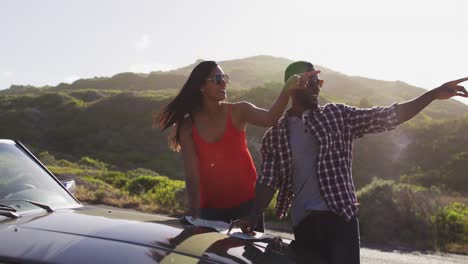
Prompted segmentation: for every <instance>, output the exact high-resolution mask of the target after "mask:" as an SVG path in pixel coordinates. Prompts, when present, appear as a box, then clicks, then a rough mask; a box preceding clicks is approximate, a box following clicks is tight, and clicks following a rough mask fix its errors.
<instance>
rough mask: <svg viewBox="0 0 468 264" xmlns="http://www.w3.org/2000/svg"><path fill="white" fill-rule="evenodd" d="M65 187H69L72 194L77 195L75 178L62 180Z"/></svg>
mask: <svg viewBox="0 0 468 264" xmlns="http://www.w3.org/2000/svg"><path fill="white" fill-rule="evenodd" d="M61 183H62V185H63V187H65V189H67V190H68V191H69V192H70V193H71V194H73V195H75V190H76V183H75V180H63V181H61Z"/></svg>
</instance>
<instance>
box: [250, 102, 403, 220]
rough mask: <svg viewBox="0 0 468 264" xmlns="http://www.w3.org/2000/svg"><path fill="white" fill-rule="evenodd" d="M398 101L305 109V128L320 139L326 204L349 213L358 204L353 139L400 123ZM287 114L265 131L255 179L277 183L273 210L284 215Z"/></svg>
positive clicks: (288, 180)
mask: <svg viewBox="0 0 468 264" xmlns="http://www.w3.org/2000/svg"><path fill="white" fill-rule="evenodd" d="M396 107H397V105H396V104H393V105H391V106H389V107H374V108H367V109H360V108H355V107H350V106H347V105H342V104H327V105H325V106H320V107H319V108H318V109H315V110H312V111H306V112H304V114H303V116H302V121H303V122H304V124H305V127H306V131H305V132H306V133H311V134H312V135H314V136H315V137H316V138H317V140H318V142H319V145H320V147H319V157H318V163H317V177H318V184H319V188H320V193H321V195H322V197H323V198H324V200H325V202H326V203H327V205H328V207H329V208H330V210H332V211H333V212H335V213H337V214H339V215H341V216H343V217H344V218H345V219H347V220H349V219H351V218H352V217H353V216H354V215H355V214H356V213H357V210H358V203H357V198H356V192H355V189H354V184H353V179H352V175H351V168H352V148H353V140H354V139H356V138H360V137H362V136H363V135H365V134H369V133H378V132H383V131H388V130H391V129H393V128H395V127H396V125H397V124H398V121H397V116H396ZM287 124H288V122H287V114H286V115H285V117H283V118H281V119H280V120H279V122H278V124H277V125H275V126H274V127H272V128H270V129H269V130H268V131H267V132H266V133H265V136H264V137H263V142H262V148H261V153H262V157H263V161H262V166H261V171H260V175H259V177H258V180H257V183H262V184H265V185H266V186H269V187H271V188H274V189H275V190H277V189H279V192H278V197H277V203H276V212H277V216H278V217H280V218H284V217H286V215H287V211H288V209H289V207H290V206H291V202H292V199H293V196H294V194H293V191H292V154H291V146H290V145H289V140H288V127H287Z"/></svg>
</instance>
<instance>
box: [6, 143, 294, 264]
mask: <svg viewBox="0 0 468 264" xmlns="http://www.w3.org/2000/svg"><path fill="white" fill-rule="evenodd" d="M74 188H75V182H74V181H64V182H60V181H59V180H58V179H57V178H56V177H55V176H54V175H53V174H52V173H51V172H50V171H49V170H48V169H47V168H46V167H45V166H44V165H43V164H42V163H41V162H40V161H39V160H38V159H37V158H35V157H34V155H32V154H31V152H29V151H28V150H27V149H26V148H25V147H24V146H23V145H22V144H21V143H20V142H18V141H12V140H0V263H292V262H294V258H293V256H292V254H289V253H288V252H289V247H288V243H287V241H286V240H281V239H277V238H276V239H271V238H270V239H266V238H265V239H257V240H244V239H240V238H237V237H233V236H230V235H227V234H224V233H220V232H218V231H216V230H215V229H213V228H208V227H197V226H192V225H184V224H182V223H181V222H179V221H177V220H166V221H164V220H158V219H156V218H152V217H151V215H148V214H138V213H131V212H124V211H115V210H107V209H99V208H96V207H90V206H83V205H82V204H81V203H80V202H79V201H78V200H76V198H75V197H74V196H73V192H74Z"/></svg>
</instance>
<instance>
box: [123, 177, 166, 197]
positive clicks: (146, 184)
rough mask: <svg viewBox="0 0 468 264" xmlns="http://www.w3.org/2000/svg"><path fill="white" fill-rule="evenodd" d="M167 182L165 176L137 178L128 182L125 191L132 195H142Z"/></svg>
mask: <svg viewBox="0 0 468 264" xmlns="http://www.w3.org/2000/svg"><path fill="white" fill-rule="evenodd" d="M167 180H168V178H167V177H165V176H138V177H136V178H134V179H132V180H130V181H129V182H128V184H127V186H125V189H126V190H127V191H128V192H129V193H130V194H132V195H142V194H145V193H147V192H149V191H150V190H151V189H153V188H154V187H155V186H158V185H159V184H161V183H164V182H165V181H167Z"/></svg>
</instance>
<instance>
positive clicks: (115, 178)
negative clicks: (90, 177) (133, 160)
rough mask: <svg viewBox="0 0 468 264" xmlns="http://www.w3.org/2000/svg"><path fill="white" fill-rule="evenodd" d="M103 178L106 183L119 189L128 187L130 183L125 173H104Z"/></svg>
mask: <svg viewBox="0 0 468 264" xmlns="http://www.w3.org/2000/svg"><path fill="white" fill-rule="evenodd" d="M101 178H102V180H104V181H105V182H107V183H109V184H111V185H112V186H114V187H117V188H119V189H120V188H122V187H124V186H125V185H127V182H128V181H129V180H128V178H127V176H126V175H125V173H122V172H120V171H109V172H104V173H103V174H102V175H101Z"/></svg>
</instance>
